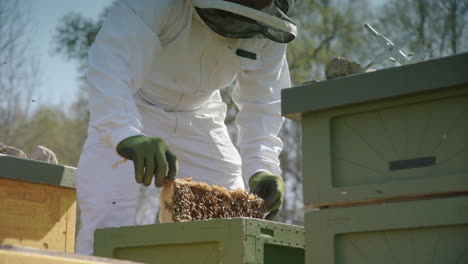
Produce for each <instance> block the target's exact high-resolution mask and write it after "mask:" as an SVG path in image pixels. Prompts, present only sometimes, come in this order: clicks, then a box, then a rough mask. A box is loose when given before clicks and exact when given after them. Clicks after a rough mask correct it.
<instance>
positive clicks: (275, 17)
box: [76, 0, 296, 255]
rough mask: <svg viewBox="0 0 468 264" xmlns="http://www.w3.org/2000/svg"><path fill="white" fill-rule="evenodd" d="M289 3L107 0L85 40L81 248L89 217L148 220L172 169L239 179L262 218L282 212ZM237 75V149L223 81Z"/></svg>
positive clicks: (88, 243)
mask: <svg viewBox="0 0 468 264" xmlns="http://www.w3.org/2000/svg"><path fill="white" fill-rule="evenodd" d="M293 2H294V0H229V1H228V0H191V1H190V0H158V1H155V0H139V1H132V0H121V1H117V2H116V3H115V5H114V6H113V7H112V8H111V9H110V11H109V14H108V16H107V18H106V20H105V22H104V24H103V26H102V28H101V30H100V31H99V33H98V35H97V37H96V40H95V42H94V44H93V45H92V47H91V48H90V50H89V58H88V59H89V64H88V71H87V83H88V86H89V109H90V114H91V117H90V124H89V129H88V139H87V141H86V143H85V145H84V147H83V152H82V155H81V159H80V162H79V165H78V172H77V180H76V188H77V195H78V203H79V207H80V209H81V218H80V219H81V227H80V229H79V233H78V237H77V241H76V252H77V253H79V254H88V255H89V254H92V252H93V233H94V230H95V229H96V228H104V227H115V226H126V225H135V224H151V223H154V222H155V221H156V220H155V217H156V213H157V210H158V201H157V198H158V197H157V192H158V189H157V188H156V187H161V186H162V185H163V183H164V180H165V179H169V180H172V179H174V177H175V176H177V177H178V178H185V177H192V178H193V179H194V180H196V181H203V182H207V183H209V184H217V185H220V186H224V187H227V188H229V189H236V188H244V181H245V182H246V183H248V185H249V187H250V190H251V191H253V192H255V193H257V194H259V196H260V197H262V198H264V199H265V201H266V204H267V206H268V208H269V211H271V212H270V213H269V215H267V218H268V219H272V218H273V217H274V216H276V215H277V214H278V212H279V209H280V207H281V203H282V201H283V198H284V192H285V184H284V182H283V179H282V178H281V176H279V175H280V167H279V159H278V155H279V154H280V151H281V149H282V142H281V140H280V139H279V138H278V136H277V135H278V132H279V130H280V128H281V126H282V123H283V119H282V117H281V115H280V91H281V89H282V88H285V87H289V86H290V80H289V72H288V64H287V62H286V57H285V51H286V44H285V43H287V42H290V41H291V40H293V39H294V38H295V36H296V26H295V24H294V23H293V22H292V21H291V19H290V18H288V17H287V16H286V13H287V12H288V10H289V9H290V8H291V6H292V4H293ZM234 80H237V85H236V86H235V88H234V90H233V95H232V98H233V101H234V102H235V103H236V105H237V107H238V108H239V113H238V115H237V117H236V124H237V127H238V129H239V133H238V134H239V136H238V145H239V148H240V153H239V152H238V151H237V150H236V148H235V147H234V146H233V144H232V142H231V140H230V138H229V135H228V131H227V129H226V126H225V124H224V119H225V116H226V109H227V107H226V104H224V103H223V102H222V101H221V96H220V92H219V89H221V88H224V87H227V86H228V85H230V84H231V83H233V81H234ZM125 159H128V161H125ZM243 177H244V178H243ZM152 182H154V184H152ZM155 186H156V187H155Z"/></svg>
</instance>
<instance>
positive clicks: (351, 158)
mask: <svg viewBox="0 0 468 264" xmlns="http://www.w3.org/2000/svg"><path fill="white" fill-rule="evenodd" d="M302 129H303V133H302V151H303V159H304V161H306V162H303V182H304V188H303V190H304V203H305V204H313V205H321V204H333V203H343V202H350V201H363V200H372V199H381V198H392V197H396V196H405V195H411V196H413V195H422V194H428V193H442V192H450V191H465V190H468V162H467V161H468V85H465V86H459V87H452V88H446V89H439V90H435V91H431V92H426V93H421V94H414V95H412V96H406V97H399V98H391V99H387V100H381V101H378V102H370V103H366V104H360V105H352V106H347V107H341V108H334V109H329V110H324V111H319V112H311V113H307V114H305V115H304V116H303V118H302ZM427 157H430V158H433V159H435V162H434V164H433V165H431V166H423V167H411V168H406V169H399V170H391V163H393V162H395V161H405V162H406V163H405V164H407V161H408V160H412V161H413V162H414V161H415V160H418V159H419V160H420V159H421V158H427Z"/></svg>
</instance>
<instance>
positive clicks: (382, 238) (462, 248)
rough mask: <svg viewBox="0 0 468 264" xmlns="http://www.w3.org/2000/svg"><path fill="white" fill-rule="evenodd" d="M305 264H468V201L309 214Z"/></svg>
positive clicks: (383, 205)
mask: <svg viewBox="0 0 468 264" xmlns="http://www.w3.org/2000/svg"><path fill="white" fill-rule="evenodd" d="M305 228H306V263H308V264H313V263H321V264H332V263H333V264H345V263H346V264H349V263H352V264H354V263H359V264H367V263H369V264H373V263H384V264H385V263H392V264H394V263H399V264H427V263H444V264H459V263H468V197H467V196H464V197H457V198H444V199H434V200H423V201H414V202H404V203H392V204H381V205H370V206H359V207H348V208H336V209H326V210H320V211H311V212H307V213H306V215H305Z"/></svg>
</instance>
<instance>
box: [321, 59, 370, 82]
mask: <svg viewBox="0 0 468 264" xmlns="http://www.w3.org/2000/svg"><path fill="white" fill-rule="evenodd" d="M363 71H364V70H363V69H362V67H361V65H359V63H357V62H355V61H352V60H348V59H346V58H342V57H336V58H333V59H332V60H331V61H330V62H329V63H328V64H327V66H325V75H326V77H327V80H330V79H333V78H338V77H344V76H348V75H352V74H357V73H361V72H363Z"/></svg>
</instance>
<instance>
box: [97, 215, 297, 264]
mask: <svg viewBox="0 0 468 264" xmlns="http://www.w3.org/2000/svg"><path fill="white" fill-rule="evenodd" d="M94 237H95V240H94V254H95V255H96V256H101V257H108V258H117V259H122V260H123V259H124V260H132V261H139V262H143V263H172V264H218V263H224V264H242V263H252V264H254V263H255V264H276V263H278V264H279V263H283V264H284V263H288V264H303V263H304V228H302V227H298V226H292V225H287V224H282V223H275V222H271V221H265V220H259V219H252V218H232V219H211V220H202V221H191V222H179V223H166V224H156V225H145V226H129V227H118V228H104V229H98V230H96V233H95V236H94Z"/></svg>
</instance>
